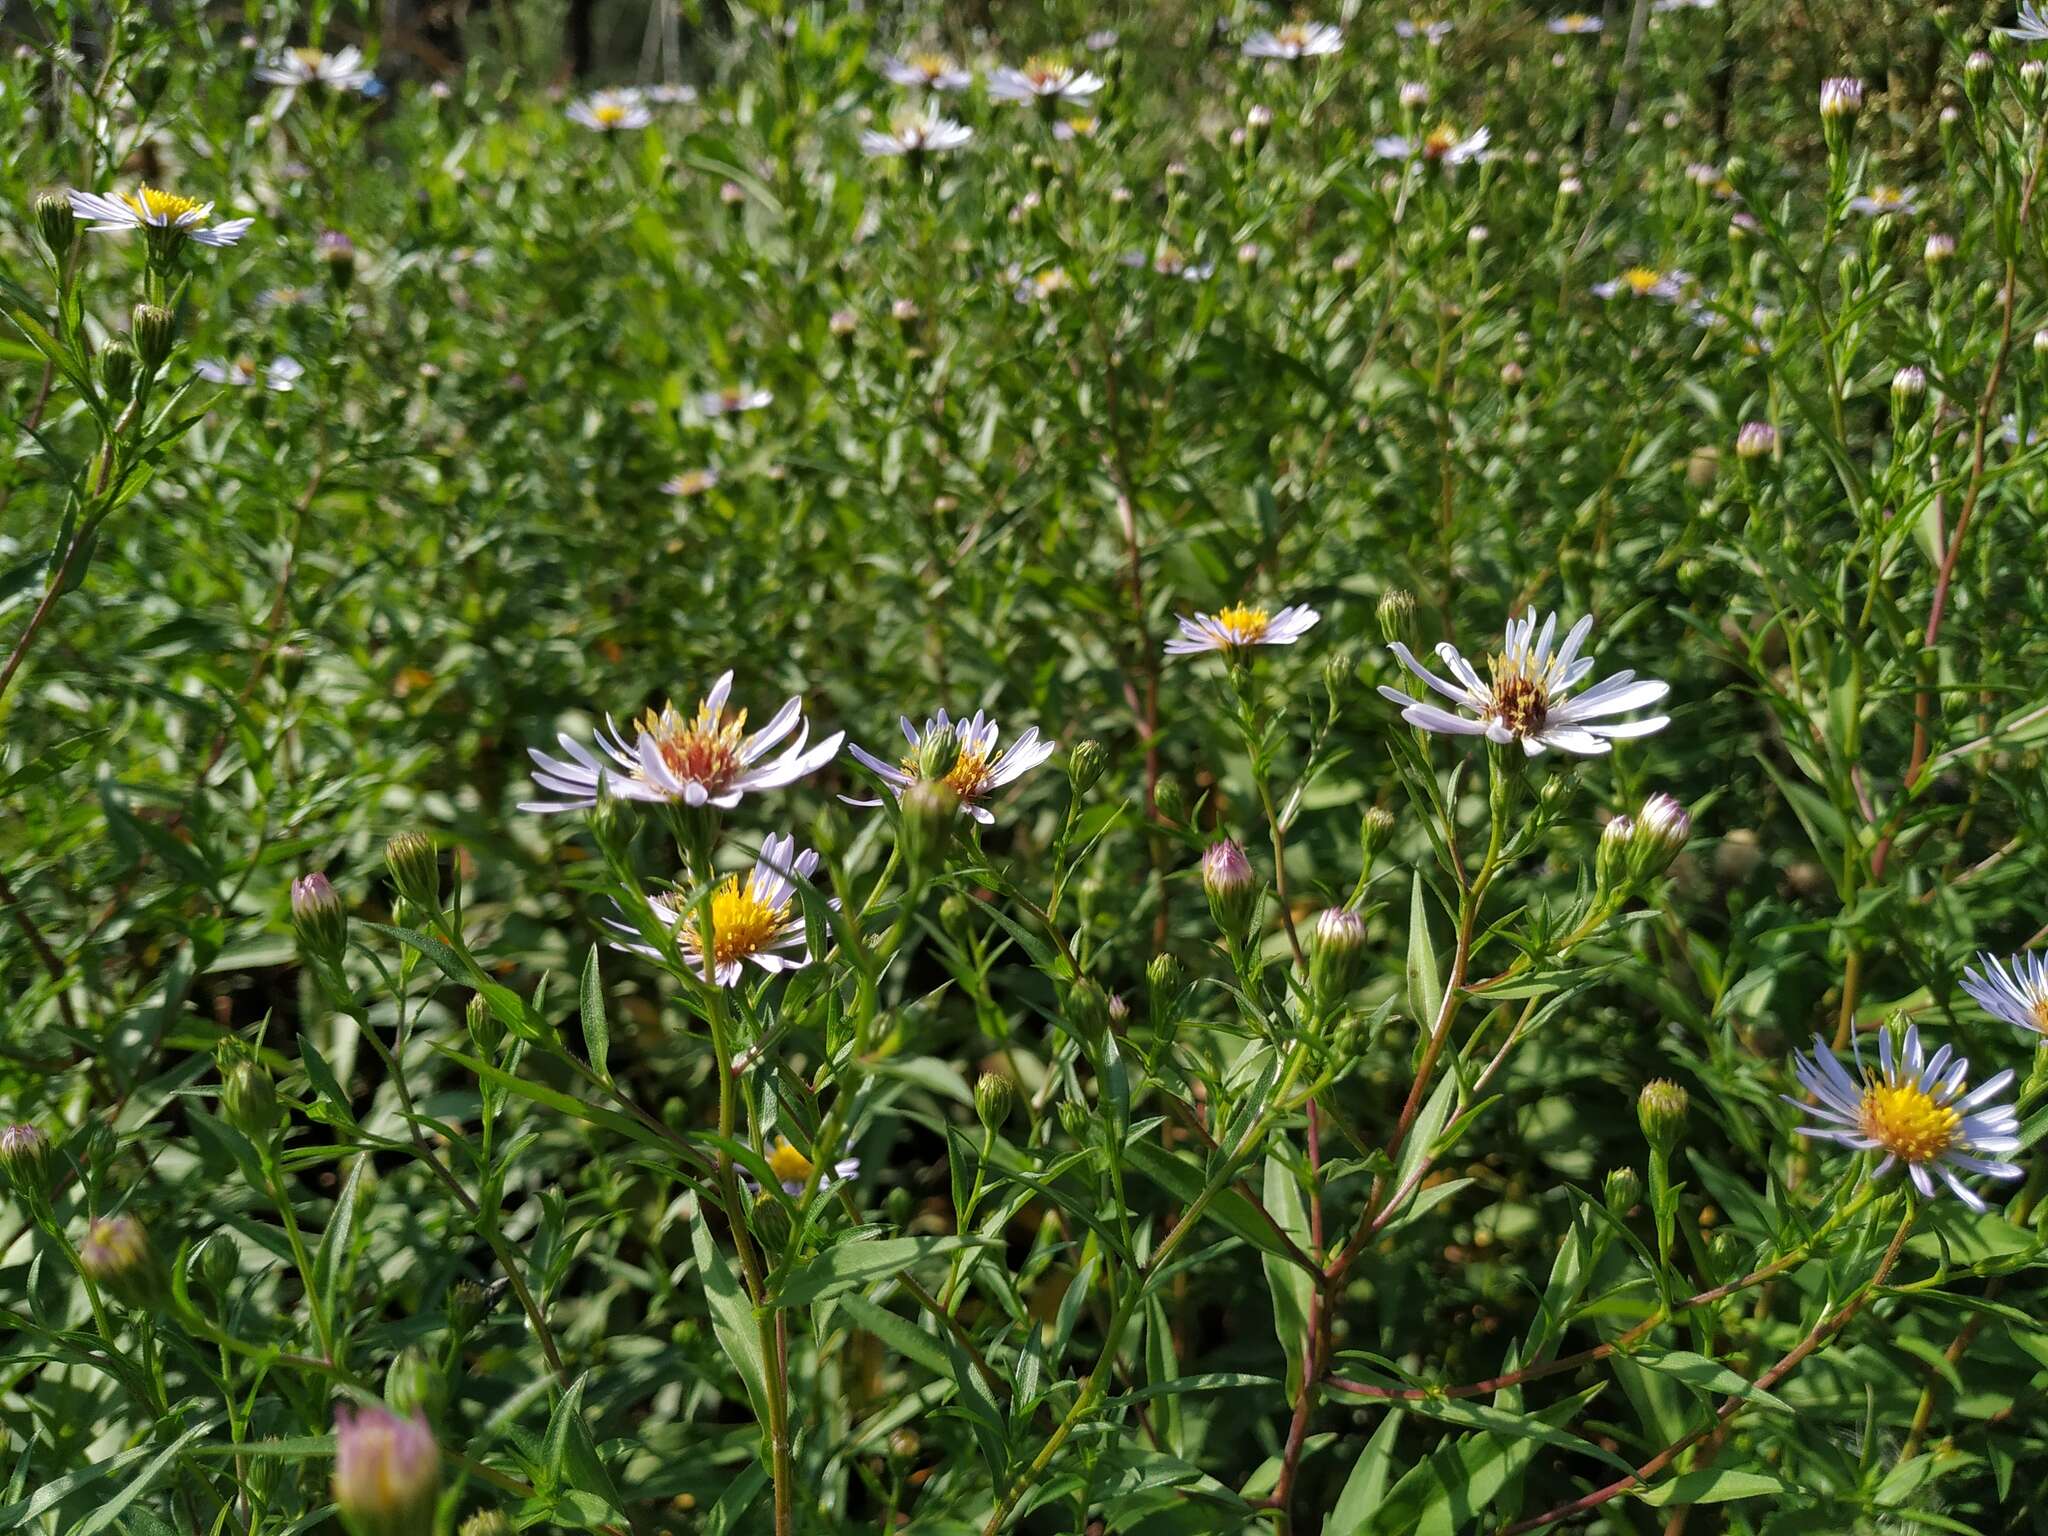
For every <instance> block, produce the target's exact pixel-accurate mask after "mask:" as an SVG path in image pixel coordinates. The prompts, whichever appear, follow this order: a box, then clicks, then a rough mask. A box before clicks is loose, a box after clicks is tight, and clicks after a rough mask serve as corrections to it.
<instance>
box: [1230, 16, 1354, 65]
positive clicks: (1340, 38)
mask: <svg viewBox="0 0 2048 1536" xmlns="http://www.w3.org/2000/svg"><path fill="white" fill-rule="evenodd" d="M1343 46H1344V34H1343V32H1342V31H1340V30H1339V29H1338V28H1336V27H1333V26H1331V25H1330V24H1329V23H1328V22H1326V21H1296V22H1290V23H1289V24H1288V25H1286V26H1284V27H1279V28H1276V29H1275V30H1273V31H1271V32H1254V33H1253V34H1252V35H1251V36H1250V37H1248V38H1246V39H1245V45H1244V56H1245V57H1246V58H1248V59H1285V60H1287V61H1288V62H1290V63H1292V62H1293V61H1295V60H1297V59H1319V58H1324V57H1326V56H1328V55H1329V54H1333V53H1335V52H1337V51H1338V50H1339V49H1340V48H1342V47H1343Z"/></svg>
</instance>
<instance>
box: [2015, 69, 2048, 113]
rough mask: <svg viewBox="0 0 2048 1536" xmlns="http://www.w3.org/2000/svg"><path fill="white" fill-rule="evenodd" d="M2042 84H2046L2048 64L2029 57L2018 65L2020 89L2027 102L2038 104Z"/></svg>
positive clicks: (2047, 80) (2047, 81) (2047, 82)
mask: <svg viewBox="0 0 2048 1536" xmlns="http://www.w3.org/2000/svg"><path fill="white" fill-rule="evenodd" d="M2044 86H2048V64H2044V63H2042V62H2041V61H2040V60H2039V59H2029V60H2027V62H2026V63H2024V64H2022V65H2021V66H2020V91H2021V93H2022V94H2023V95H2024V96H2025V97H2026V99H2027V100H2028V102H2029V103H2031V104H2034V105H2039V104H2040V101H2041V96H2042V91H2043V87H2044Z"/></svg>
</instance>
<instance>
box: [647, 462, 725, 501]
mask: <svg viewBox="0 0 2048 1536" xmlns="http://www.w3.org/2000/svg"><path fill="white" fill-rule="evenodd" d="M718 481H719V474H718V471H717V470H716V469H715V468H708V467H707V468H704V469H686V470H684V471H683V472H682V473H681V474H679V475H671V476H670V477H669V478H668V479H666V480H664V481H662V482H661V491H662V494H663V495H664V496H702V495H703V494H704V493H705V492H706V491H710V490H715V489H717V486H718Z"/></svg>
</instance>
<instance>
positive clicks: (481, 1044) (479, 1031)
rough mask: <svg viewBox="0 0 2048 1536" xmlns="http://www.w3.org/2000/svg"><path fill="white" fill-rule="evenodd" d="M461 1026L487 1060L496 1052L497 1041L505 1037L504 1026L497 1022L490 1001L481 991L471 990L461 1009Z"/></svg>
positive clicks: (496, 1016)
mask: <svg viewBox="0 0 2048 1536" xmlns="http://www.w3.org/2000/svg"><path fill="white" fill-rule="evenodd" d="M462 1027H463V1028H464V1029H466V1030H468V1031H469V1039H470V1043H471V1044H472V1045H474V1046H475V1047H476V1052H477V1054H478V1055H479V1056H481V1057H483V1058H484V1060H486V1061H489V1060H490V1059H492V1058H493V1057H494V1056H496V1055H497V1053H498V1042H499V1041H500V1040H503V1039H504V1038H505V1026H504V1025H503V1024H502V1023H501V1022H499V1019H498V1015H497V1014H496V1013H495V1012H494V1011H493V1010H492V1008H491V1005H490V1002H489V1000H488V999H486V998H485V997H484V995H483V993H481V992H473V993H471V994H470V999H469V1002H468V1003H467V1004H465V1005H464V1007H463V1010H462Z"/></svg>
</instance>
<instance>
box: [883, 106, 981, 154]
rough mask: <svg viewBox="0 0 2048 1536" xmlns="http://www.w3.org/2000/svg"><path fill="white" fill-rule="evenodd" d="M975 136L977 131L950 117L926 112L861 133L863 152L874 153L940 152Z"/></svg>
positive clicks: (953, 147) (956, 147)
mask: <svg viewBox="0 0 2048 1536" xmlns="http://www.w3.org/2000/svg"><path fill="white" fill-rule="evenodd" d="M973 137H974V130H973V129H972V128H969V127H967V126H966V125H965V124H962V123H956V122H954V121H953V120H952V119H951V118H950V117H939V116H937V115H936V114H933V113H926V114H924V115H922V116H919V117H903V118H898V119H897V120H896V121H895V122H893V123H891V124H890V125H889V128H888V131H887V132H883V131H881V130H879V129H875V128H870V129H868V130H867V131H866V132H864V133H863V134H861V136H860V147H861V152H862V153H863V154H868V155H874V156H896V155H923V154H938V153H941V152H943V151H945V150H949V149H958V148H959V147H960V146H961V145H963V144H965V143H966V142H967V141H968V140H969V139H972V138H973Z"/></svg>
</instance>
